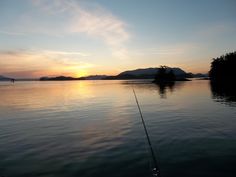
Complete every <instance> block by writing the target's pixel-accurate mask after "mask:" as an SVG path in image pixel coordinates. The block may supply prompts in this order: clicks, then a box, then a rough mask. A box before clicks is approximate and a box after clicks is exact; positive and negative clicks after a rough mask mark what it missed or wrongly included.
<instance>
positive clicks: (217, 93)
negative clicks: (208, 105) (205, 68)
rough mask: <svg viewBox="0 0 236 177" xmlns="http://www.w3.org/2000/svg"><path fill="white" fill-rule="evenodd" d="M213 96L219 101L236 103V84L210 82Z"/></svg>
mask: <svg viewBox="0 0 236 177" xmlns="http://www.w3.org/2000/svg"><path fill="white" fill-rule="evenodd" d="M210 86H211V91H212V97H213V99H214V100H216V101H217V102H223V103H228V104H231V105H232V104H235V103H236V86H235V84H234V83H232V84H217V83H214V82H210Z"/></svg>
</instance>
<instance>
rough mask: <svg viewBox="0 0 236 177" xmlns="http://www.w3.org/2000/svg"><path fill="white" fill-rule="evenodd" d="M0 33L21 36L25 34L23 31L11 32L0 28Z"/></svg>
mask: <svg viewBox="0 0 236 177" xmlns="http://www.w3.org/2000/svg"><path fill="white" fill-rule="evenodd" d="M0 34H6V35H10V36H23V35H25V33H18V32H13V31H4V30H0Z"/></svg>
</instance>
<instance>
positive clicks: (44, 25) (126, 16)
mask: <svg viewBox="0 0 236 177" xmlns="http://www.w3.org/2000/svg"><path fill="white" fill-rule="evenodd" d="M235 17H236V1H234V0H204V1H203V0H199V1H194V0H172V1H170V0H147V1H144V0H142V1H141V0H119V1H118V0H67V1H66V0H22V1H18V0H2V1H0V74H2V75H8V76H13V77H40V76H44V75H48V76H53V75H61V74H63V75H72V76H83V75H89V74H118V73H119V72H121V71H123V70H127V69H135V68H144V67H158V66H160V65H168V66H175V67H181V68H182V69H184V70H186V71H188V72H194V73H196V72H207V71H208V70H209V66H210V62H211V59H212V58H213V57H217V56H219V55H222V54H224V53H226V52H231V51H234V50H235V49H236V35H235V34H236V20H235Z"/></svg>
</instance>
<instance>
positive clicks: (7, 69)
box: [0, 50, 94, 77]
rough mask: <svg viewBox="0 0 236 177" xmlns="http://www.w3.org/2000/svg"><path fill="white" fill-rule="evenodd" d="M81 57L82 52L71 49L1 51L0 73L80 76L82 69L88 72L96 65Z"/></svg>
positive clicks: (32, 75) (23, 75)
mask: <svg viewBox="0 0 236 177" xmlns="http://www.w3.org/2000/svg"><path fill="white" fill-rule="evenodd" d="M80 57H81V53H80V52H71V51H70V52H66V51H53V50H51V51H48V50H12V51H10V50H9V51H0V71H1V73H0V74H3V75H4V74H11V75H12V76H16V77H40V76H42V75H71V76H79V75H80V74H79V73H82V71H83V73H86V72H87V70H89V69H90V68H93V67H94V65H93V64H91V63H88V62H85V61H82V60H81V58H80ZM82 57H83V56H82ZM85 71H86V72H85Z"/></svg>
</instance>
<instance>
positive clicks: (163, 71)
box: [153, 66, 190, 84]
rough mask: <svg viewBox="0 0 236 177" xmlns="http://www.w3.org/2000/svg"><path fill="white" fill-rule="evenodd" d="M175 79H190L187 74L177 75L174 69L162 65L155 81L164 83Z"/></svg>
mask: <svg viewBox="0 0 236 177" xmlns="http://www.w3.org/2000/svg"><path fill="white" fill-rule="evenodd" d="M175 81H190V80H188V79H186V77H185V75H179V76H176V75H175V74H174V71H173V70H172V69H171V68H170V67H168V66H161V67H160V68H159V70H158V72H157V74H156V76H155V79H154V81H153V83H157V84H163V83H170V82H175Z"/></svg>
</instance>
